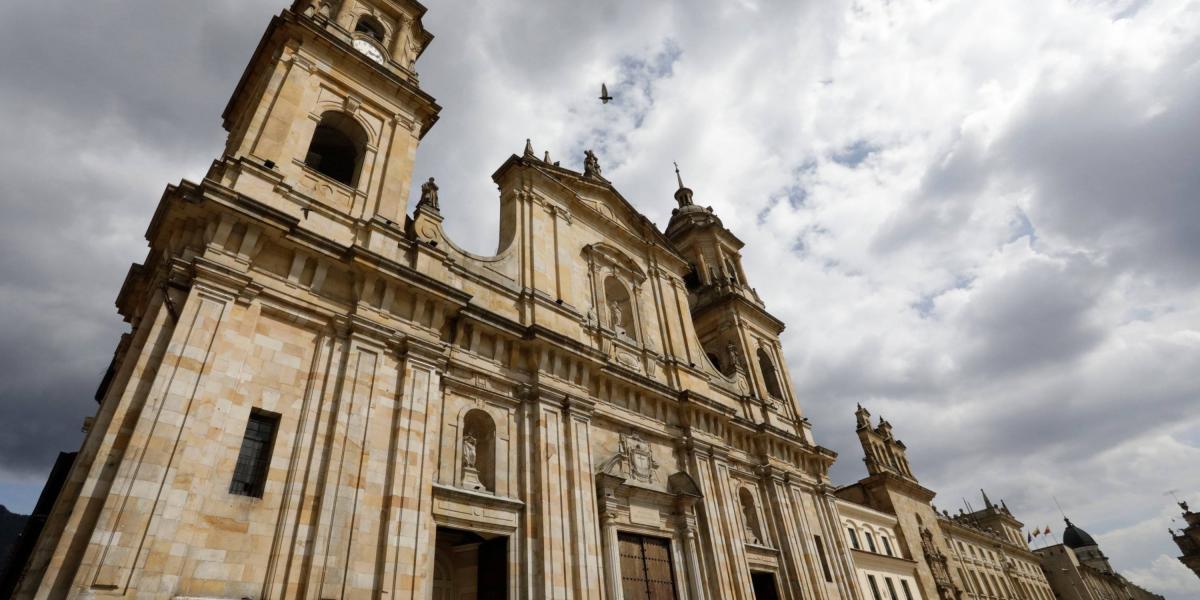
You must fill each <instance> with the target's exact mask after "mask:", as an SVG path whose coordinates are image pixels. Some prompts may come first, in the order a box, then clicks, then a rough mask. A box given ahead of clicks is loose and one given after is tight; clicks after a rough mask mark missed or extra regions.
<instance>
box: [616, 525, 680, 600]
mask: <svg viewBox="0 0 1200 600" xmlns="http://www.w3.org/2000/svg"><path fill="white" fill-rule="evenodd" d="M618 541H619V543H620V554H621V589H622V590H623V591H624V592H625V600H676V595H675V568H674V565H673V564H672V562H671V543H670V542H669V541H668V540H664V539H661V538H653V537H646V536H643V535H635V534H631V533H621V534H618Z"/></svg>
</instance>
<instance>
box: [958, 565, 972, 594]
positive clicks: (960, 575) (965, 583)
mask: <svg viewBox="0 0 1200 600" xmlns="http://www.w3.org/2000/svg"><path fill="white" fill-rule="evenodd" d="M958 578H959V579H961V580H962V582H963V586H965V587H966V588H967V591H968V592H971V593H974V592H975V589H974V588H972V587H971V580H970V579H967V574H966V573H963V570H962V569H959V570H958Z"/></svg>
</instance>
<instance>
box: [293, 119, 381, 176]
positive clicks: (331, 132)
mask: <svg viewBox="0 0 1200 600" xmlns="http://www.w3.org/2000/svg"><path fill="white" fill-rule="evenodd" d="M366 148H367V131H366V130H365V129H363V126H362V125H361V124H359V122H358V121H357V120H355V119H354V117H352V116H350V115H348V114H346V113H344V112H341V111H336V110H331V111H328V112H326V113H324V114H322V115H321V121H320V122H319V123H317V127H316V129H315V130H314V131H313V137H312V140H311V141H310V142H309V145H308V152H307V153H306V154H305V157H304V164H305V165H307V166H308V167H309V168H310V169H312V170H314V171H316V172H318V173H320V174H322V175H324V176H326V177H328V178H330V179H332V180H334V181H337V182H338V183H341V184H344V185H347V186H350V187H355V186H357V184H358V175H359V172H360V171H361V170H362V162H363V156H364V155H365V154H366Z"/></svg>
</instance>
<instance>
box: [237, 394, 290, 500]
mask: <svg viewBox="0 0 1200 600" xmlns="http://www.w3.org/2000/svg"><path fill="white" fill-rule="evenodd" d="M278 428H279V415H277V414H274V413H268V412H264V411H259V410H255V411H253V412H251V413H250V420H249V421H248V422H247V423H246V433H245V435H244V436H243V437H242V449H241V450H240V451H239V452H238V459H237V465H236V466H235V467H234V469H233V481H231V482H230V483H229V493H230V494H236V495H239V496H252V497H254V498H262V495H263V489H264V488H265V487H266V484H267V469H268V468H269V467H270V466H271V450H272V449H273V447H274V445H275V430H276V429H278Z"/></svg>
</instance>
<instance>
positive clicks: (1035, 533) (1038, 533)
mask: <svg viewBox="0 0 1200 600" xmlns="http://www.w3.org/2000/svg"><path fill="white" fill-rule="evenodd" d="M1039 535H1042V530H1041V529H1034V530H1033V537H1037V536H1039Z"/></svg>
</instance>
